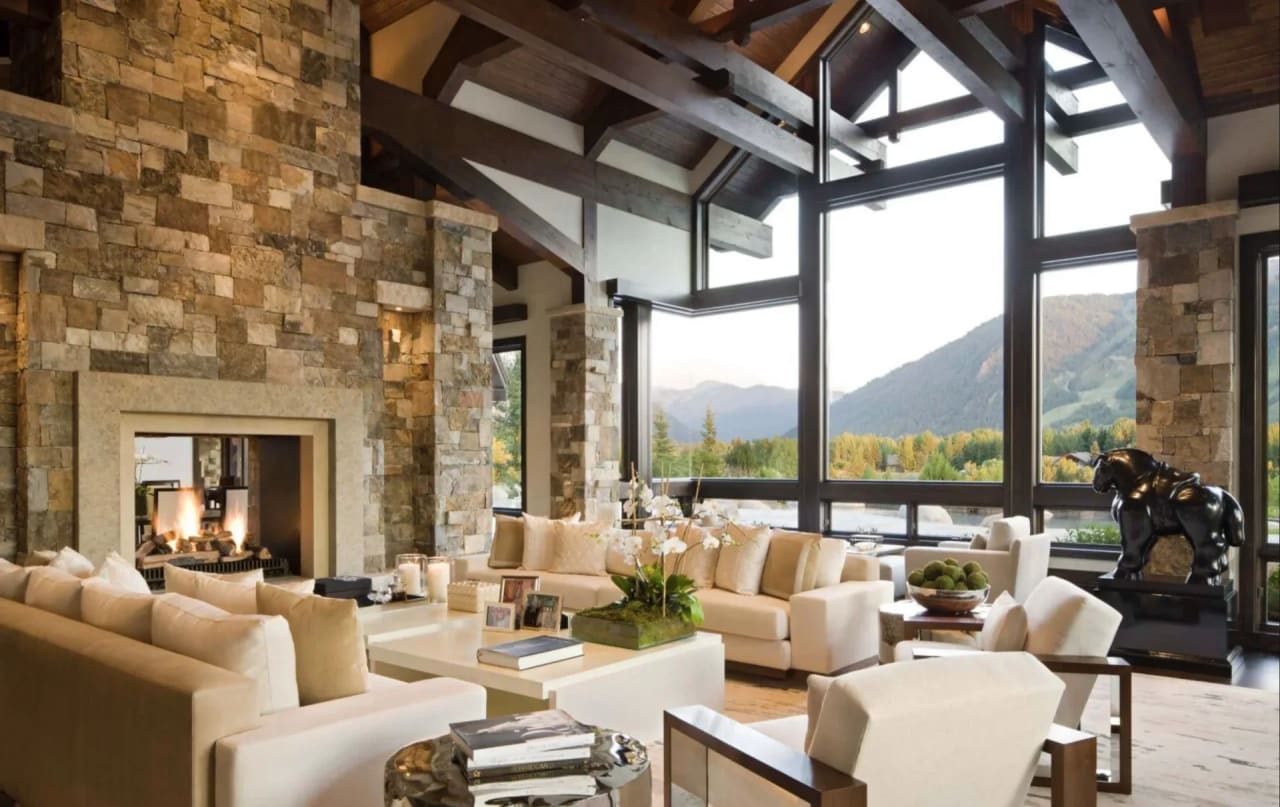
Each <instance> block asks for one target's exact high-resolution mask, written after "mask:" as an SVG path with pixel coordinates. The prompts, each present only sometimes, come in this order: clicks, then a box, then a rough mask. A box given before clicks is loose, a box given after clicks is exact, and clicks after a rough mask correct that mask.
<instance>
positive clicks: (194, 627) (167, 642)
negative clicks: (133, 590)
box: [151, 594, 355, 715]
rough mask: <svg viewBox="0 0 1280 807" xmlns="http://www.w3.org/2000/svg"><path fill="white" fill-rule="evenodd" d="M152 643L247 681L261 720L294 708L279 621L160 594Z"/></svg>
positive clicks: (290, 660)
mask: <svg viewBox="0 0 1280 807" xmlns="http://www.w3.org/2000/svg"><path fill="white" fill-rule="evenodd" d="M352 607H355V603H354V602H352ZM151 641H152V644H154V645H155V646H156V647H159V648H163V649H164V650H171V651H173V652H174V653H180V654H181V655H184V656H188V657H190V658H194V659H199V660H200V661H203V662H205V663H207V664H212V665H213V666H215V667H221V668H222V669H224V670H231V671H232V672H237V673H240V674H241V675H243V676H246V677H248V678H252V679H253V680H254V681H255V682H256V683H257V684H258V711H259V713H261V714H264V715H265V714H270V713H272V712H280V711H283V710H285V709H294V708H297V706H298V679H297V670H296V662H295V660H294V651H293V638H292V637H291V636H290V635H289V623H288V622H286V621H285V619H284V618H283V617H280V616H259V615H257V614H229V613H227V612H226V611H224V610H222V609H221V608H218V607H216V606H213V605H210V604H208V603H205V602H201V601H199V600H195V599H192V598H190V597H185V596H183V595H181V594H163V595H161V596H159V597H156V600H155V604H154V605H153V606H152V610H151Z"/></svg>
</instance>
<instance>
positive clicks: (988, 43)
mask: <svg viewBox="0 0 1280 807" xmlns="http://www.w3.org/2000/svg"><path fill="white" fill-rule="evenodd" d="M960 24H961V25H963V26H964V28H965V30H966V31H968V32H969V33H970V34H972V35H973V38H974V39H976V40H978V42H979V43H980V44H981V45H982V46H983V47H984V48H986V49H987V51H988V52H989V53H990V54H991V55H992V56H994V57H996V61H998V62H999V63H1000V66H1001V67H1003V68H1004V69H1005V70H1009V71H1013V70H1017V69H1018V68H1020V67H1022V63H1023V61H1024V59H1025V53H1024V52H1023V50H1024V49H1023V44H1022V34H1021V33H1019V31H1018V29H1017V28H1016V27H1015V26H1014V24H1013V23H1012V22H1011V21H1010V20H1009V18H1008V17H1007V16H1006V15H1005V14H1003V13H1002V12H1000V11H989V12H987V13H986V14H973V15H970V16H967V17H963V18H962V19H961V20H960Z"/></svg>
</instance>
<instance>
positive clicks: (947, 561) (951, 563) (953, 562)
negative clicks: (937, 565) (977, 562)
mask: <svg viewBox="0 0 1280 807" xmlns="http://www.w3.org/2000/svg"><path fill="white" fill-rule="evenodd" d="M942 562H943V563H945V564H946V565H948V566H959V565H960V561H958V560H956V559H955V558H946V559H945V560H943V561H942Z"/></svg>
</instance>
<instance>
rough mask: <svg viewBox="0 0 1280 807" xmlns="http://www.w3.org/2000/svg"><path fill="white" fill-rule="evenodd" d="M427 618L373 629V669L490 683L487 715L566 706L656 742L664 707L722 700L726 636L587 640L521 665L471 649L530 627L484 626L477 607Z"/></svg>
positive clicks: (718, 705) (713, 704)
mask: <svg viewBox="0 0 1280 807" xmlns="http://www.w3.org/2000/svg"><path fill="white" fill-rule="evenodd" d="M423 616H426V615H425V614H423ZM398 618H399V617H398ZM405 618H408V617H405ZM424 623H425V620H424V621H419V622H418V627H416V628H413V629H412V630H411V632H409V633H405V632H403V630H392V631H390V632H387V633H383V634H380V635H377V634H375V635H372V636H370V637H369V638H368V643H369V662H370V667H371V669H372V670H373V672H375V673H378V674H379V675H385V676H387V677H390V678H398V679H400V680H405V681H413V680H418V679H421V678H426V677H431V676H447V677H449V678H457V679H459V680H462V681H469V682H471V683H473V684H479V685H481V686H483V687H484V688H485V689H486V690H488V693H489V697H488V711H489V715H490V716H496V715H503V714H513V713H516V712H527V711H535V710H538V709H564V710H565V711H566V712H568V713H569V714H571V715H573V716H574V717H576V718H578V719H579V720H581V721H583V722H585V723H592V724H594V725H597V726H607V727H609V728H612V729H615V730H617V731H621V732H623V733H625V734H630V735H631V736H633V737H635V738H637V739H639V740H640V741H642V742H653V741H655V740H659V739H661V738H662V712H663V710H665V709H669V708H672V707H675V706H687V705H691V704H702V705H703V706H707V707H710V708H712V709H715V710H717V711H718V710H721V709H723V707H724V644H723V643H722V642H721V640H720V636H719V635H717V634H714V633H697V634H695V635H694V636H692V637H690V638H688V639H682V640H680V641H677V642H672V643H670V644H665V645H660V646H658V647H653V648H650V649H648V650H639V651H635V650H624V649H622V648H618V647H609V646H607V645H601V644H592V643H590V642H588V643H586V644H585V646H584V647H583V654H582V656H581V657H580V658H574V659H569V660H567V661H559V662H556V663H554V664H548V665H545V666H543V667H536V668H534V669H532V670H524V671H522V672H521V671H517V670H509V669H507V668H505V667H497V666H494V665H491V664H481V663H479V662H478V661H476V650H477V649H478V648H479V647H482V646H487V645H494V644H501V643H502V642H509V641H512V640H514V639H519V638H525V637H529V636H533V635H535V634H534V633H533V632H531V631H518V632H515V633H497V632H486V631H483V630H482V629H481V621H480V616H479V615H478V614H469V613H462V612H459V611H446V612H445V613H444V614H442V615H441V616H440V618H439V619H438V620H437V621H435V622H433V623H432V624H424ZM561 635H564V636H568V635H569V634H568V631H563V632H562V633H561Z"/></svg>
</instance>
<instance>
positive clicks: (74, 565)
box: [49, 546, 93, 580]
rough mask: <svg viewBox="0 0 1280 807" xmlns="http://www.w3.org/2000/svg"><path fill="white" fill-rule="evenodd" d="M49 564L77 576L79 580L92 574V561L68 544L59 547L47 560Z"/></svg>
mask: <svg viewBox="0 0 1280 807" xmlns="http://www.w3.org/2000/svg"><path fill="white" fill-rule="evenodd" d="M49 565H50V566H52V567H53V568H55V569H61V570H62V571H64V572H66V573H67V574H71V575H74V576H76V577H79V578H80V579H81V580H83V579H85V578H86V577H89V576H90V575H92V574H93V561H91V560H89V559H88V558H86V557H85V556H84V555H81V554H80V553H79V552H77V551H75V550H74V549H72V548H71V547H69V546H64V547H62V548H61V549H59V550H58V554H56V555H54V556H53V560H51V561H49Z"/></svg>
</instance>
